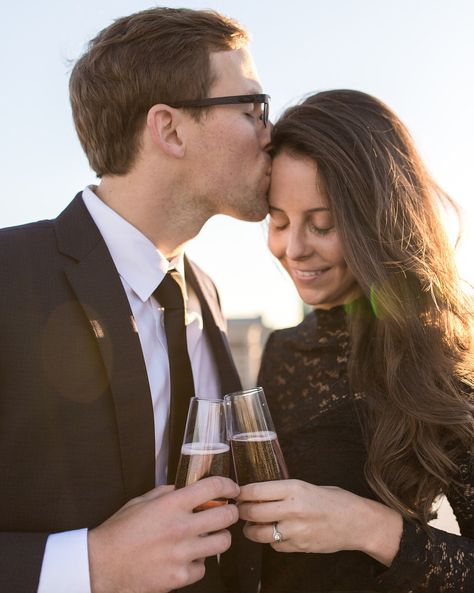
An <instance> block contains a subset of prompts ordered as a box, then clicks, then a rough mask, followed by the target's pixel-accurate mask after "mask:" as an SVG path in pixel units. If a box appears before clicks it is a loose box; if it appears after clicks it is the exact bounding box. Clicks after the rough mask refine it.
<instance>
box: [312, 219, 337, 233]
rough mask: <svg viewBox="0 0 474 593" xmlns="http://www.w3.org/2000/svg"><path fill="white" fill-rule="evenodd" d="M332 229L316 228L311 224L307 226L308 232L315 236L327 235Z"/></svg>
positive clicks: (329, 227)
mask: <svg viewBox="0 0 474 593" xmlns="http://www.w3.org/2000/svg"><path fill="white" fill-rule="evenodd" d="M333 229H334V225H332V226H328V227H318V226H316V225H315V224H313V223H312V222H310V223H309V224H308V230H309V232H310V233H315V234H316V235H322V236H324V235H327V234H328V233H330V232H331V231H332V230H333Z"/></svg>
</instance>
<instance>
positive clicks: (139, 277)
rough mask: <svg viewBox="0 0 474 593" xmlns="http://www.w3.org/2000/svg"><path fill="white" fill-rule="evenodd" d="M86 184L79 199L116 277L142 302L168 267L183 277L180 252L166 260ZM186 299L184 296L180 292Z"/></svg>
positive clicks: (158, 283) (160, 279)
mask: <svg viewBox="0 0 474 593" xmlns="http://www.w3.org/2000/svg"><path fill="white" fill-rule="evenodd" d="M93 189H94V187H93V186H88V187H86V188H85V189H84V191H83V192H82V199H83V201H84V204H85V205H86V208H87V210H88V211H89V213H90V215H91V216H92V219H93V220H94V222H95V224H96V225H97V227H98V229H99V231H100V234H101V235H102V237H103V239H104V241H105V244H106V245H107V247H108V249H109V252H110V255H111V256H112V259H113V261H114V264H115V267H116V268H117V270H118V273H119V274H120V276H121V277H122V278H123V279H124V280H125V281H126V282H127V284H128V285H129V286H130V288H131V289H132V290H133V291H134V292H135V293H136V294H137V295H138V297H139V298H140V299H141V300H142V301H143V302H145V301H147V300H148V299H149V298H150V296H151V295H152V294H153V292H154V291H155V289H156V288H157V287H158V286H159V285H160V283H161V281H162V280H163V278H164V277H165V275H166V273H167V272H168V270H170V269H172V268H176V269H177V270H178V272H179V273H180V274H181V275H182V276H183V278H184V258H183V254H180V255H179V256H177V257H175V258H173V259H172V260H171V261H168V260H167V259H166V257H165V256H164V255H163V254H162V253H161V252H160V251H159V250H158V249H157V248H156V247H155V246H154V245H153V243H152V242H151V241H150V240H149V239H148V238H147V237H145V235H144V234H143V233H141V232H140V231H139V230H138V229H137V228H136V227H134V226H133V225H132V224H130V223H129V222H127V221H126V220H125V219H124V218H122V217H121V216H120V215H119V214H117V212H115V211H114V210H112V208H110V207H109V206H107V204H105V203H104V202H103V201H102V200H101V199H100V198H99V197H98V196H97V195H96V194H95V193H94V191H93ZM184 298H185V300H187V295H186V294H185V295H184Z"/></svg>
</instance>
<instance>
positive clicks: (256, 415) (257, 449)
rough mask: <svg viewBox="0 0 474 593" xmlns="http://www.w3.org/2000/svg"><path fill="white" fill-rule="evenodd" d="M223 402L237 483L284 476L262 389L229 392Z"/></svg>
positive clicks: (286, 474) (263, 480) (278, 448)
mask: <svg viewBox="0 0 474 593" xmlns="http://www.w3.org/2000/svg"><path fill="white" fill-rule="evenodd" d="M224 401H225V405H226V421H227V435H228V437H229V441H230V444H231V448H232V457H233V459H234V467H235V473H236V477H237V481H238V483H239V485H240V486H245V484H250V483H252V482H266V481H268V480H285V479H287V478H288V470H287V468H286V464H285V460H284V459H283V453H282V452H281V448H280V444H279V442H278V438H277V435H276V432H275V427H274V426H273V420H272V417H271V415H270V410H269V409H268V405H267V402H266V399H265V394H264V393H263V389H262V388H261V387H256V388H255V389H248V390H246V391H238V392H236V393H230V394H228V395H226V396H225V397H224Z"/></svg>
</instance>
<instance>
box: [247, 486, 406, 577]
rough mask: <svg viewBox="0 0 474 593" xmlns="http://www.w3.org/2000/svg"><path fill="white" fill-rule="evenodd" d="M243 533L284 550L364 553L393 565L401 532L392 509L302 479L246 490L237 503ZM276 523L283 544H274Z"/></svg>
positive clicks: (340, 490)
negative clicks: (242, 522)
mask: <svg viewBox="0 0 474 593" xmlns="http://www.w3.org/2000/svg"><path fill="white" fill-rule="evenodd" d="M237 501H238V503H239V515H240V518H241V519H244V520H246V521H249V522H250V523H247V525H246V526H245V528H244V533H245V535H246V536H247V537H248V538H249V539H251V540H253V541H255V542H260V543H269V544H270V545H271V546H272V548H273V549H275V550H277V551H280V552H315V553H331V552H339V551H341V550H360V551H362V552H365V553H366V554H369V555H370V556H372V557H373V558H375V559H376V560H378V561H379V562H381V563H382V564H385V565H386V566H390V564H391V563H392V560H393V558H394V557H395V555H396V553H397V551H398V548H399V545H400V538H401V534H402V529H403V521H402V517H401V516H400V514H399V513H397V512H396V511H394V510H393V509H390V508H389V507H387V506H385V505H383V504H381V503H378V502H376V501H373V500H369V499H367V498H362V497H360V496H357V495H356V494H353V493H352V492H348V491H347V490H342V489H341V488H337V487H334V486H315V485H313V484H308V483H307V482H302V481H301V480H281V481H274V482H261V483H259V484H248V485H247V486H242V487H241V489H240V495H239V497H238V499H237ZM274 523H278V526H277V528H278V531H279V532H280V533H281V536H282V541H281V542H275V541H274V538H273V524H274Z"/></svg>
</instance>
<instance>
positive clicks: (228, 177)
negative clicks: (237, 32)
mask: <svg viewBox="0 0 474 593" xmlns="http://www.w3.org/2000/svg"><path fill="white" fill-rule="evenodd" d="M210 60H211V68H212V72H213V74H214V79H215V82H214V84H213V85H212V86H211V89H210V91H209V94H208V96H209V97H225V96H230V95H249V94H256V93H261V92H262V88H261V85H260V82H259V79H258V76H257V73H256V71H255V67H254V65H253V61H252V57H251V55H250V53H249V51H248V50H247V49H246V48H242V49H238V50H232V51H221V52H213V53H211V55H210ZM260 115H261V113H260V106H255V105H254V104H252V103H249V104H238V105H218V106H213V107H211V108H210V109H209V112H208V113H207V114H206V115H204V116H203V117H202V119H201V120H200V121H199V122H197V123H196V126H195V134H194V137H193V143H192V147H191V158H192V162H193V173H194V181H195V186H194V187H195V188H196V189H197V193H198V194H200V195H197V196H196V198H197V199H200V200H205V201H206V203H207V204H208V207H209V209H210V210H211V211H212V213H214V214H227V215H229V216H233V217H235V218H239V219H241V220H252V221H257V220H261V219H263V218H264V217H265V216H266V214H267V212H268V203H267V191H268V187H269V182H270V172H271V160H270V156H269V155H268V153H267V152H266V148H267V146H268V144H269V141H270V130H271V124H270V123H268V124H267V127H265V126H264V125H263V122H262V120H261V118H260Z"/></svg>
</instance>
